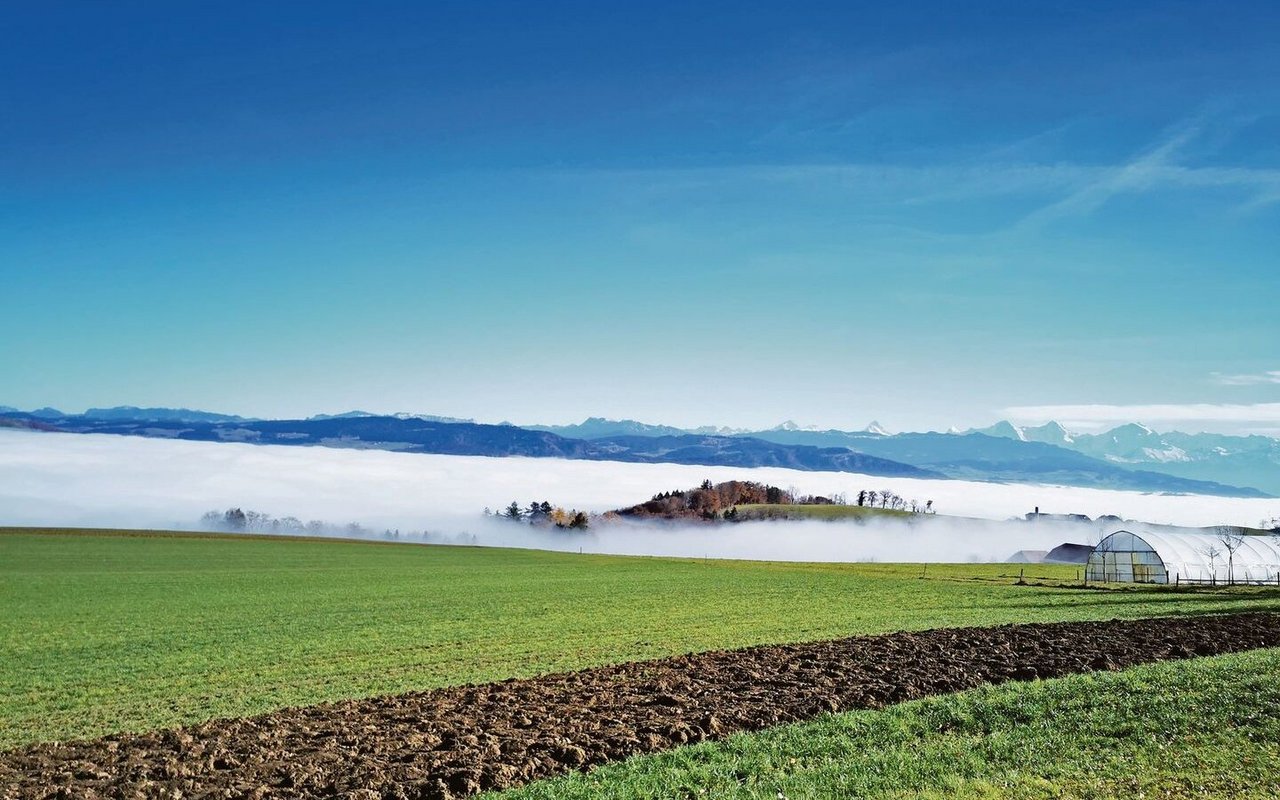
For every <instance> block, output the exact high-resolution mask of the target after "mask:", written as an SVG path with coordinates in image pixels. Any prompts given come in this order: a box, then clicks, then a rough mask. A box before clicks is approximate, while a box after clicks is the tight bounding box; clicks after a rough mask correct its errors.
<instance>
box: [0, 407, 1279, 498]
mask: <svg viewBox="0 0 1280 800" xmlns="http://www.w3.org/2000/svg"><path fill="white" fill-rule="evenodd" d="M0 426H2V427H26V428H31V429H34V430H59V431H64V432H70V433H113V434H126V435H134V436H150V437H162V438H176V439H191V440H202V441H238V442H251V443H259V444H292V445H321V446H327V447H348V448H369V449H382V450H397V451H403V452H412V453H444V454H453V455H480V456H528V457H553V458H571V459H587V460H608V461H627V462H642V463H677V464H705V465H707V466H737V467H761V466H776V467H788V468H791V469H801V470H829V471H837V472H858V473H864V474H869V475H883V476H898V477H950V478H960V479H968V480H983V481H1000V482H1015V483H1055V484H1063V485H1068V486H1082V487H1090V488H1107V489H1123V490H1128V491H1142V492H1165V493H1185V494H1207V495H1221V496H1239V497H1265V496H1269V495H1275V494H1280V440H1276V439H1271V438H1268V437H1265V436H1244V437H1242V436H1222V435H1217V434H1184V433H1176V432H1175V433H1164V434H1161V433H1156V432H1155V431H1152V430H1151V429H1149V428H1146V427H1144V426H1141V425H1133V424H1131V425H1122V426H1120V427H1118V428H1115V429H1114V430H1111V431H1108V432H1106V433H1103V434H1092V435H1089V434H1073V433H1071V432H1069V431H1067V430H1066V429H1065V428H1063V427H1062V426H1061V425H1058V424H1057V423H1048V424H1045V425H1041V426H1037V427H1019V426H1016V425H1013V424H1012V423H1009V422H1000V423H997V424H995V425H993V426H991V427H989V428H983V429H980V430H971V431H966V432H959V431H951V432H947V433H933V432H929V433H899V434H890V433H889V432H888V431H886V430H885V429H884V428H883V427H882V426H880V425H879V424H877V423H872V424H871V425H869V426H868V427H867V428H866V429H864V430H861V431H841V430H821V429H816V428H812V427H802V426H800V425H797V424H796V423H794V422H790V421H788V422H784V423H782V424H781V425H778V426H776V427H774V428H770V429H768V430H761V431H746V430H741V429H730V428H717V427H703V428H694V429H684V428H677V427H673V426H668V425H652V424H647V423H642V422H637V421H635V420H609V419H604V418H601V417H591V418H588V419H586V420H584V421H583V422H581V423H578V424H576V425H561V426H555V425H529V426H521V427H517V426H515V425H510V424H505V423H504V424H500V425H483V424H477V423H475V422H473V421H472V420H463V419H457V418H453V417H438V416H433V415H428V414H407V413H405V414H396V415H377V414H372V413H369V412H364V411H350V412H345V413H341V414H318V415H316V416H313V417H311V418H309V419H304V420H259V419H250V418H244V417H239V416H235V415H231V414H215V413H210V412H206V411H193V410H191V409H167V408H136V407H132V406H122V407H116V408H104V409H90V410H89V411H87V412H85V413H84V414H78V415H67V414H63V413H62V412H59V411H57V410H56V409H50V408H44V409H37V410H36V411H31V412H21V411H17V410H16V409H12V408H8V407H3V406H0Z"/></svg>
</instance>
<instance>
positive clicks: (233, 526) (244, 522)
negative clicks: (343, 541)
mask: <svg viewBox="0 0 1280 800" xmlns="http://www.w3.org/2000/svg"><path fill="white" fill-rule="evenodd" d="M200 526H201V528H202V529H204V530H210V531H231V532H233V533H238V532H245V533H278V534H289V535H294V536H298V535H303V534H306V535H310V536H359V537H362V538H364V537H367V536H370V535H372V534H373V531H372V530H370V529H369V528H366V527H364V526H363V525H361V524H359V523H357V522H350V523H347V524H346V525H338V524H334V523H332V522H324V521H322V520H318V519H313V520H311V521H310V522H303V521H302V520H300V519H298V518H297V517H273V516H271V515H270V514H264V513H263V512H261V511H254V510H252V509H249V510H247V511H246V510H244V509H241V508H238V507H237V508H228V509H227V510H226V511H217V510H214V511H207V512H205V514H204V516H202V517H201V518H200Z"/></svg>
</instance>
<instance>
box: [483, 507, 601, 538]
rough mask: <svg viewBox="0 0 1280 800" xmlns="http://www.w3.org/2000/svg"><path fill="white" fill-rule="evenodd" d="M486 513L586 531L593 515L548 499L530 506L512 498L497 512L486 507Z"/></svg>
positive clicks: (533, 523) (515, 519)
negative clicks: (567, 508)
mask: <svg viewBox="0 0 1280 800" xmlns="http://www.w3.org/2000/svg"><path fill="white" fill-rule="evenodd" d="M484 515H485V516H486V517H488V516H496V517H497V518H499V519H504V520H507V521H509V522H527V523H529V524H530V525H536V526H539V527H551V526H554V527H556V528H561V529H563V530H574V531H585V530H586V529H587V528H589V527H591V517H590V515H588V514H587V513H586V512H585V511H579V510H578V509H576V508H573V509H569V510H568V511H566V510H565V509H563V508H561V507H560V506H553V505H551V503H550V501H547V500H543V501H541V502H539V501H537V500H534V501H532V502H531V503H529V505H528V507H522V506H521V505H520V503H519V502H518V501H516V500H512V501H511V503H510V505H508V506H507V507H506V508H504V509H502V510H501V511H498V512H496V513H495V512H492V511H490V510H489V509H488V508H486V509H485V510H484Z"/></svg>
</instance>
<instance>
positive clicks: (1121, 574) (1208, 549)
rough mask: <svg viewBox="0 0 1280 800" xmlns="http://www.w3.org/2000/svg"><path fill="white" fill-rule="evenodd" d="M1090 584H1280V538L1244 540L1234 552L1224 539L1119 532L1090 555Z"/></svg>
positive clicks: (1212, 535)
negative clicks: (1230, 550) (1229, 548)
mask: <svg viewBox="0 0 1280 800" xmlns="http://www.w3.org/2000/svg"><path fill="white" fill-rule="evenodd" d="M1232 544H1234V542H1232ZM1085 579H1086V580H1088V581H1098V582H1109V583H1209V584H1219V583H1249V584H1267V583H1272V584H1276V585H1280V537H1277V536H1240V537H1239V546H1238V547H1237V548H1236V549H1235V552H1234V553H1229V552H1228V547H1227V546H1226V544H1225V543H1224V541H1223V537H1221V536H1218V535H1215V534H1211V533H1166V532H1151V531H1148V532H1144V533H1133V532H1131V531H1116V532H1115V533H1113V534H1111V535H1109V536H1107V537H1106V538H1104V539H1103V540H1102V541H1100V542H1098V544H1097V545H1096V546H1095V547H1094V548H1093V551H1092V552H1091V553H1089V561H1088V563H1087V565H1086V566H1085Z"/></svg>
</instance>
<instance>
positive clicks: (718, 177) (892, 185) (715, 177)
mask: <svg viewBox="0 0 1280 800" xmlns="http://www.w3.org/2000/svg"><path fill="white" fill-rule="evenodd" d="M1175 144H1176V142H1172V141H1171V142H1167V143H1166V146H1165V147H1164V148H1162V149H1160V150H1159V151H1158V152H1152V153H1149V154H1147V155H1146V156H1144V157H1142V158H1139V159H1137V160H1135V161H1134V162H1131V163H1129V164H1125V165H1121V166H1118V167H1115V166H1106V165H1091V164H1073V163H1054V164H1035V163H1008V162H990V163H980V164H973V163H966V164H935V165H908V164H898V165H894V164H863V163H847V162H846V163H835V162H828V163H805V164H741V165H730V166H716V167H689V168H660V169H629V168H617V169H588V170H567V171H566V170H557V171H556V172H557V174H559V175H560V176H561V177H564V178H567V179H573V180H610V181H618V182H622V183H625V184H628V185H641V186H643V188H644V189H646V190H648V191H657V192H663V193H666V192H689V191H693V192H697V191H715V190H723V189H736V188H741V187H743V186H744V185H751V184H756V185H761V186H777V187H791V188H796V189H805V190H811V189H814V188H821V189H824V190H827V191H834V192H841V193H845V194H847V195H849V196H855V197H856V196H860V195H863V196H866V197H868V198H869V199H873V200H876V201H878V202H880V203H887V204H924V203H930V202H956V201H965V200H972V199H977V198H984V197H1000V196H1011V195H1022V194H1050V195H1051V194H1053V193H1061V192H1068V193H1069V194H1068V195H1067V197H1065V198H1063V199H1061V200H1058V201H1055V202H1053V203H1051V204H1050V205H1047V206H1045V207H1043V208H1040V209H1039V210H1037V211H1034V212H1032V213H1031V214H1029V215H1028V216H1026V217H1024V218H1023V219H1022V221H1020V222H1019V223H1018V224H1017V227H1018V228H1019V229H1024V230H1025V229H1029V228H1038V227H1040V226H1042V225H1046V224H1049V223H1050V222H1052V221H1054V220H1057V219H1061V218H1065V217H1068V216H1071V215H1083V214H1087V213H1089V212H1091V211H1094V210H1096V209H1097V208H1099V207H1100V206H1102V205H1103V204H1105V203H1106V201H1107V200H1108V199H1110V198H1112V197H1114V196H1116V195H1118V194H1121V193H1124V192H1150V191H1158V190H1196V189H1235V190H1238V191H1240V192H1241V193H1243V194H1244V195H1245V196H1247V197H1248V199H1247V200H1246V201H1244V204H1243V206H1242V208H1244V209H1246V210H1250V211H1254V210H1258V209H1261V208H1264V207H1266V206H1269V205H1272V204H1276V203H1280V169H1263V168H1247V167H1191V166H1184V165H1180V164H1174V163H1169V161H1168V160H1167V156H1168V154H1169V153H1171V152H1172V149H1174V145H1175Z"/></svg>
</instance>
